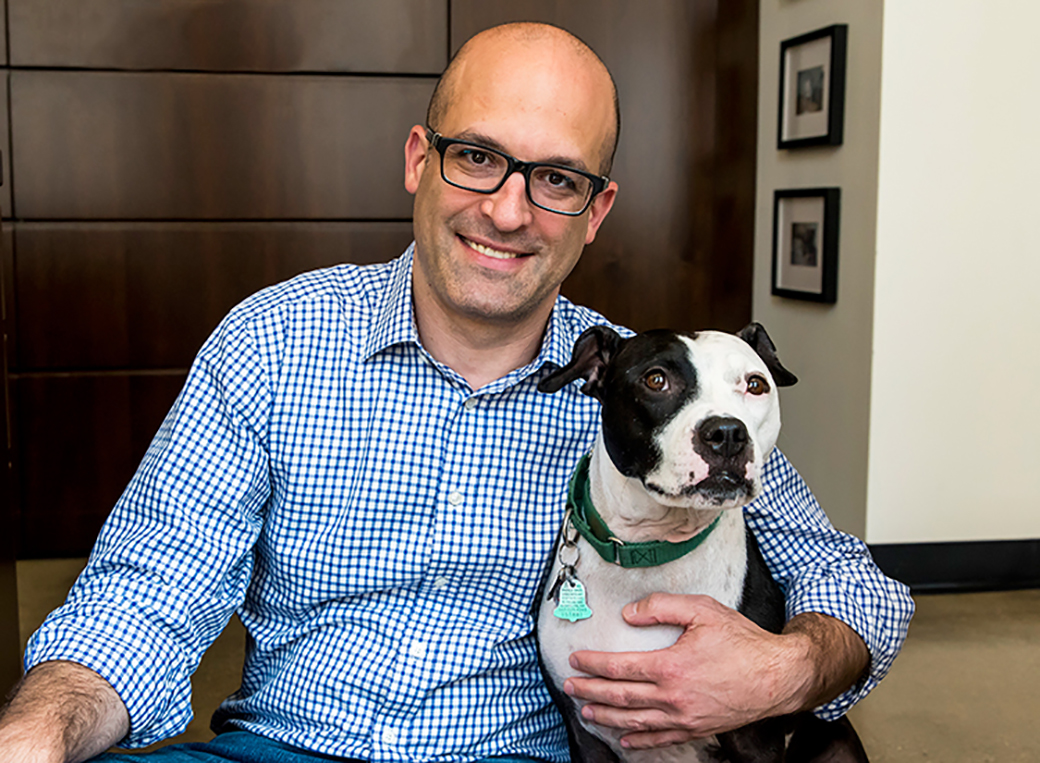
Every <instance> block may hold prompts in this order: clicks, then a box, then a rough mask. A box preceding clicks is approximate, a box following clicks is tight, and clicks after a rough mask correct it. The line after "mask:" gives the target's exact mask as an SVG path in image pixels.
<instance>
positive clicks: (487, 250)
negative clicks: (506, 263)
mask: <svg viewBox="0 0 1040 763" xmlns="http://www.w3.org/2000/svg"><path fill="white" fill-rule="evenodd" d="M459 238H460V239H462V242H463V243H464V244H466V246H468V247H469V248H470V249H473V250H474V251H476V252H479V253H480V254H483V255H484V256H485V257H491V258H493V259H496V260H514V259H516V258H517V257H529V256H530V255H531V254H532V253H531V252H507V251H504V250H502V249H493V248H492V247H490V246H487V245H486V244H479V243H477V242H476V241H473V240H471V239H468V238H466V237H465V236H462V235H459Z"/></svg>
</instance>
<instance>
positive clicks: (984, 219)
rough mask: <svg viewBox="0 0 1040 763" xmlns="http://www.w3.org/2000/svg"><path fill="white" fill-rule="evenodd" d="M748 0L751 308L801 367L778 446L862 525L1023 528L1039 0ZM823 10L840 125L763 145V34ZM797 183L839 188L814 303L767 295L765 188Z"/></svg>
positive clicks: (1038, 152) (770, 107) (830, 508)
mask: <svg viewBox="0 0 1040 763" xmlns="http://www.w3.org/2000/svg"><path fill="white" fill-rule="evenodd" d="M761 7H762V14H761V24H762V26H761V45H762V59H761V64H760V74H761V83H760V98H759V104H760V114H759V120H760V124H759V154H758V159H759V166H758V190H757V194H758V210H757V218H756V237H755V268H756V272H755V292H754V307H753V310H754V316H755V318H756V320H760V321H762V322H763V323H764V324H765V325H766V326H767V328H768V329H769V331H770V333H771V334H772V335H773V337H774V339H775V340H776V343H777V345H778V348H779V350H780V353H781V357H782V358H783V359H784V361H785V363H787V365H788V366H789V367H790V368H791V369H792V370H793V371H794V372H795V373H797V374H799V375H801V376H802V377H803V381H802V382H801V383H800V384H799V385H798V386H796V387H793V388H792V389H790V390H785V391H784V393H783V402H784V432H783V434H782V436H781V447H782V448H783V449H784V450H785V451H786V452H787V453H788V455H789V456H790V457H791V458H792V460H793V461H794V462H795V465H796V466H798V468H799V469H800V470H801V471H802V473H803V474H804V475H805V477H806V479H807V480H808V481H809V484H810V486H811V487H812V488H813V489H814V491H815V492H816V494H817V495H818V496H819V498H820V500H821V502H822V503H823V505H824V508H825V509H826V510H827V512H828V513H829V514H830V516H831V518H832V519H833V520H834V522H835V524H837V525H838V526H839V527H842V528H843V529H846V530H851V531H852V532H855V533H857V534H860V535H862V536H863V537H865V538H866V539H867V540H868V541H869V542H871V543H916V542H941V541H968V540H1011V539H1025V538H1040V488H1037V487H1036V480H1034V479H1031V478H1032V477H1033V475H1034V474H1035V473H1036V472H1037V470H1038V464H1040V442H1038V440H1037V436H1036V435H1037V432H1038V430H1040V384H1038V383H1037V382H1038V381H1040V359H1038V358H1040V355H1038V353H1037V351H1036V350H1035V349H1034V346H1033V345H1034V342H1033V341H1032V339H1033V336H1034V334H1036V333H1037V332H1036V329H1034V328H1033V325H1034V320H1035V317H1034V316H1035V314H1036V312H1037V310H1036V309H1035V308H1034V305H1036V304H1038V303H1040V297H1038V294H1037V292H1038V290H1040V243H1038V241H1040V237H1038V235H1037V234H1038V230H1037V227H1038V226H1037V223H1036V221H1037V220H1040V128H1038V126H1040V96H1038V93H1040V89H1038V88H1040V55H1038V54H1037V53H1036V43H1035V34H1036V30H1037V29H1038V28H1040V3H1037V2H1035V0H993V1H992V2H981V1H980V0H913V2H889V3H884V4H883V3H882V2H880V0H875V1H874V2H853V1H852V0H845V1H844V2H840V1H839V0H762V6H761ZM882 7H883V9H884V13H883V14H882ZM840 22H844V23H847V24H848V25H849V73H848V81H847V90H846V93H847V98H848V101H847V106H846V114H845V124H846V131H845V143H844V145H843V146H841V147H839V148H835V149H803V150H800V151H792V152H778V151H777V150H776V147H775V131H776V113H777V111H776V110H777V103H776V101H777V78H778V58H779V53H778V49H779V43H780V41H781V40H783V39H786V38H788V37H792V36H795V35H797V34H801V33H804V32H807V31H811V30H813V29H817V28H820V27H823V26H827V25H830V24H833V23H840ZM814 185H837V186H840V187H841V188H842V194H843V198H842V213H841V215H842V216H841V226H842V230H841V240H840V251H839V271H838V281H839V287H838V303H837V304H836V305H834V306H819V305H813V304H800V303H797V302H792V301H789V300H783V299H779V298H776V297H772V296H771V295H770V294H769V277H770V272H769V265H770V256H771V240H770V239H771V231H772V194H773V190H774V189H777V188H788V187H799V186H814Z"/></svg>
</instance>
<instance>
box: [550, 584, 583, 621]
mask: <svg viewBox="0 0 1040 763" xmlns="http://www.w3.org/2000/svg"><path fill="white" fill-rule="evenodd" d="M559 596H560V603H559V605H557V607H556V609H554V610H553V616H554V617H558V618H560V619H561V620H569V621H570V622H572V623H573V622H577V621H578V620H584V619H586V618H588V617H592V610H591V609H589V605H588V604H586V603H585V586H584V585H582V583H581V581H580V580H578V578H576V577H572V578H571V579H569V580H566V581H564V583H563V585H562V586H560V590H559Z"/></svg>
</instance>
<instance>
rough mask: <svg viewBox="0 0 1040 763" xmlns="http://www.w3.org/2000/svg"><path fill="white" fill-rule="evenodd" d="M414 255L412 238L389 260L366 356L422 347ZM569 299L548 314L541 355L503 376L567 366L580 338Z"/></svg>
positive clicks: (367, 344) (560, 301) (508, 376)
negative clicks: (404, 346)
mask: <svg viewBox="0 0 1040 763" xmlns="http://www.w3.org/2000/svg"><path fill="white" fill-rule="evenodd" d="M414 256H415V242H414V241H413V242H412V243H411V245H409V247H408V249H406V250H405V252H404V254H402V255H401V256H400V257H398V258H397V259H396V260H394V261H393V262H391V263H390V278H389V280H388V283H387V287H386V290H385V291H384V292H383V293H382V294H381V295H379V296H378V302H377V307H376V310H375V314H376V322H375V324H374V326H373V329H372V332H371V333H370V334H369V336H368V341H367V342H366V343H365V351H364V357H365V359H368V358H371V357H372V356H373V355H375V354H377V353H379V352H382V351H383V350H385V349H387V348H389V347H392V346H394V345H396V344H414V345H416V346H417V347H422V343H421V342H420V341H419V331H418V329H417V328H416V325H415V311H414V308H413V305H412V267H413V257H414ZM570 307H571V305H570V302H568V301H567V300H566V299H565V298H564V297H560V296H558V297H557V298H556V304H555V305H554V306H553V311H552V314H551V315H550V316H549V325H548V326H547V327H546V330H545V336H544V337H543V339H542V346H541V349H540V350H539V352H538V356H537V357H536V358H535V359H534V360H533V361H532V362H531V363H529V364H528V365H526V366H524V367H523V368H519V369H517V370H516V371H513V372H512V373H510V374H508V375H507V376H506V377H504V379H501V380H499V381H505V380H507V379H516V378H526V377H527V376H529V375H530V374H532V373H534V372H535V371H537V370H538V369H540V368H542V366H544V365H545V364H546V363H550V364H553V365H555V366H557V367H562V366H565V365H567V363H568V362H570V359H571V349H572V347H573V346H574V342H575V340H576V339H577V332H576V329H575V327H574V326H572V325H571V322H570V321H569V320H568V319H567V316H568V315H569V314H570V312H572V311H570V310H568V308H570Z"/></svg>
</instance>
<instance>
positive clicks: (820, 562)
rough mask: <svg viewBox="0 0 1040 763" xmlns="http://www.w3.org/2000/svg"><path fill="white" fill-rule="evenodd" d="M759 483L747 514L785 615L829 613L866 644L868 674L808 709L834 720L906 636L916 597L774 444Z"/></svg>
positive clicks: (871, 683) (875, 678)
mask: <svg viewBox="0 0 1040 763" xmlns="http://www.w3.org/2000/svg"><path fill="white" fill-rule="evenodd" d="M763 488H764V489H763V494H762V496H760V497H759V498H758V500H756V501H755V502H754V503H752V504H751V505H750V506H748V507H747V508H746V509H745V516H746V517H747V521H748V526H749V527H750V528H751V530H752V531H753V532H754V533H755V538H756V539H757V540H758V544H759V547H760V548H761V550H762V555H763V557H764V558H765V561H766V565H767V566H768V567H769V571H770V572H771V573H772V575H773V578H774V579H775V580H776V582H777V583H778V584H779V586H780V588H781V590H782V591H783V593H784V599H785V601H786V606H787V619H791V618H792V617H794V616H795V615H798V614H801V613H803V612H819V613H822V614H825V615H830V616H831V617H834V618H837V619H838V620H841V621H842V622H844V623H846V624H847V625H848V626H849V627H851V628H852V629H853V630H854V631H856V633H858V634H859V635H860V636H861V637H862V639H863V641H864V643H865V644H866V645H867V649H868V650H869V651H870V669H869V671H868V672H867V674H866V675H865V676H864V677H863V678H862V679H860V681H859V682H858V683H857V684H856V685H854V686H853V687H852V688H850V689H849V690H848V691H846V692H845V693H844V694H842V695H841V696H839V697H837V698H836V699H834V700H833V701H831V702H829V703H827V704H825V705H822V706H820V707H818V708H816V710H815V711H814V712H815V713H816V715H818V716H819V717H820V718H822V719H824V720H835V719H837V718H839V717H841V716H842V715H844V714H845V713H846V712H847V711H848V710H849V709H850V708H851V707H852V706H853V705H855V704H856V703H857V702H859V701H860V700H861V699H863V698H864V697H865V696H867V694H869V693H870V692H871V690H873V688H874V687H875V686H877V684H878V682H880V681H881V679H882V678H884V677H885V675H886V674H887V673H888V671H889V669H890V668H891V667H892V662H893V661H894V660H895V658H896V655H897V654H898V653H899V650H900V649H901V648H902V646H903V642H904V641H905V639H906V633H907V627H908V626H909V624H910V618H911V616H912V615H913V613H914V602H913V599H912V598H910V592H909V589H908V588H907V587H906V586H905V585H903V584H902V583H900V582H898V581H895V580H892V579H891V578H889V577H887V576H886V575H885V574H884V573H883V572H881V570H880V569H878V567H877V565H876V564H874V560H873V558H872V557H871V555H870V551H869V550H868V549H867V546H866V544H865V543H863V541H861V540H859V539H858V538H855V537H853V536H851V535H848V534H846V533H842V532H839V531H838V530H837V529H835V528H834V526H833V525H832V524H831V522H830V520H829V519H827V516H826V515H825V514H824V513H823V510H822V509H821V508H820V504H819V503H818V502H817V501H816V498H815V497H814V496H813V494H812V493H811V492H810V490H809V488H808V486H807V485H806V484H805V482H804V480H802V478H801V476H800V475H799V474H798V472H797V471H795V469H794V467H793V466H792V465H791V463H790V462H789V461H788V460H787V458H786V457H785V456H784V455H783V454H782V453H781V452H780V451H779V450H774V451H773V454H772V456H771V457H770V458H769V461H768V462H767V464H766V467H765V472H764V475H763Z"/></svg>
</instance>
